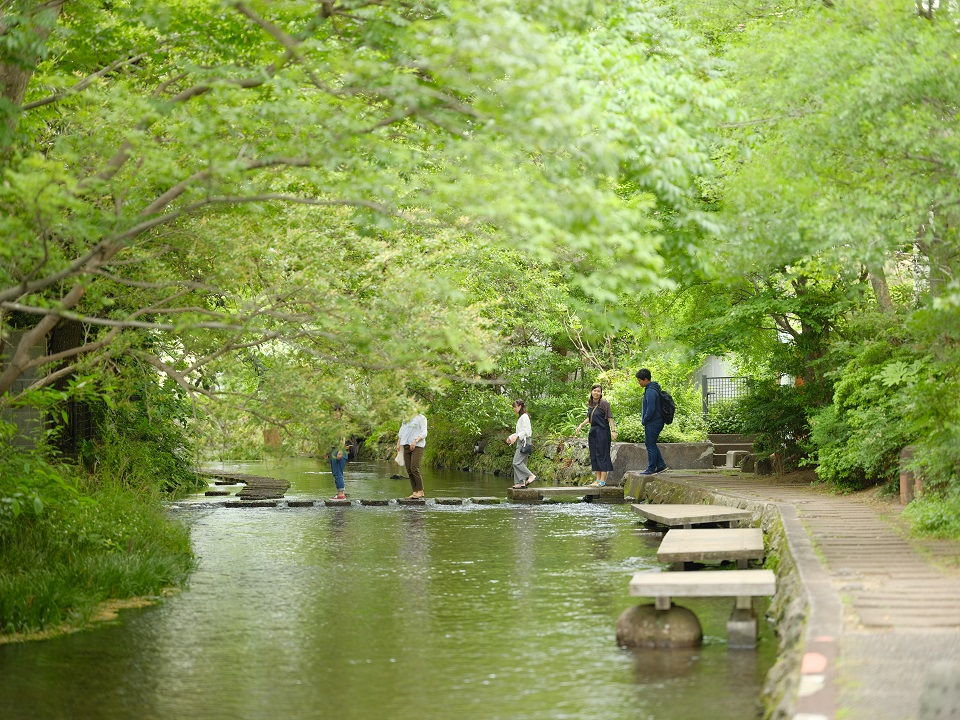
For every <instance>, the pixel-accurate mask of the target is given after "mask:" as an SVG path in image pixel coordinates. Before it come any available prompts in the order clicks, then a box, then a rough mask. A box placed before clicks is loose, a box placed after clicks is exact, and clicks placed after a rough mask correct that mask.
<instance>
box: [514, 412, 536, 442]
mask: <svg viewBox="0 0 960 720" xmlns="http://www.w3.org/2000/svg"><path fill="white" fill-rule="evenodd" d="M529 437H533V429H532V428H531V427H530V416H529V415H527V414H526V413H524V414H523V415H521V416H520V417H518V418H517V431H516V432H515V433H514V434H513V435H511V436H510V438H511V439H512V440H516V439H518V438H519V439H521V440H524V441H526V439H527V438H529Z"/></svg>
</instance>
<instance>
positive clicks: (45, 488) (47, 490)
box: [0, 423, 79, 533]
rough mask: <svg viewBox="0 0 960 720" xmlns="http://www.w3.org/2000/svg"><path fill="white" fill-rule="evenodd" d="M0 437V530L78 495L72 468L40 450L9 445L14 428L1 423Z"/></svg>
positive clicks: (0, 531) (2, 530) (24, 520)
mask: <svg viewBox="0 0 960 720" xmlns="http://www.w3.org/2000/svg"><path fill="white" fill-rule="evenodd" d="M0 429H2V430H3V431H4V435H6V437H4V438H2V439H0V443H2V445H0V533H2V532H4V531H6V530H8V529H9V528H12V527H14V526H15V525H17V524H19V523H22V522H26V521H28V520H29V519H30V518H31V517H37V516H40V515H41V514H43V513H44V512H45V511H47V512H49V511H50V509H52V508H55V507H58V506H60V505H62V504H64V503H67V502H70V501H75V500H76V499H77V498H78V496H79V495H78V491H77V488H76V481H75V480H74V478H73V474H72V472H70V470H69V468H67V467H66V466H63V465H57V464H55V463H53V462H52V461H51V460H49V459H47V458H45V457H43V455H41V454H40V453H37V452H29V451H26V450H22V449H18V448H16V447H13V446H12V445H10V444H9V437H10V435H11V433H12V430H13V427H12V426H10V425H8V424H6V423H2V424H0Z"/></svg>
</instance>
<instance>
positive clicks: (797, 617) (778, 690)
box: [624, 472, 809, 720]
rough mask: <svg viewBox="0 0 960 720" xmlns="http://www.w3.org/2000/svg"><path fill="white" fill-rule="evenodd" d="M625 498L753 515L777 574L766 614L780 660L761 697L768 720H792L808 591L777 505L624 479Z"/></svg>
mask: <svg viewBox="0 0 960 720" xmlns="http://www.w3.org/2000/svg"><path fill="white" fill-rule="evenodd" d="M624 493H625V494H626V495H629V496H632V497H635V498H637V499H639V500H642V501H644V502H649V503H653V504H659V503H678V504H711V505H723V506H726V507H736V508H740V509H743V510H749V511H751V512H752V513H753V516H754V520H755V522H757V523H758V524H759V526H760V528H761V529H762V530H763V536H764V544H765V546H766V548H765V550H766V561H765V563H764V565H765V566H766V567H768V568H770V569H771V570H773V571H774V572H775V573H776V574H777V593H776V595H774V597H773V600H772V602H771V603H770V608H769V611H768V617H769V619H770V620H771V621H772V622H773V623H774V627H775V629H776V633H777V637H778V643H779V652H778V659H777V661H776V663H774V665H773V667H772V668H770V671H769V672H768V673H767V678H766V682H765V683H764V689H763V697H762V698H761V699H762V701H763V705H764V715H763V716H764V718H765V720H786V719H787V718H792V717H793V715H794V707H795V705H796V702H797V693H798V690H799V687H800V661H801V658H802V657H803V652H804V642H805V641H804V633H803V630H804V624H805V622H806V619H807V614H808V612H809V601H808V599H807V592H806V588H805V587H804V585H803V582H802V580H801V578H800V573H799V572H798V571H797V566H796V563H795V561H794V558H793V555H792V554H791V552H790V547H789V544H788V542H787V536H786V533H785V532H784V528H783V520H782V518H781V515H780V509H779V507H778V506H777V505H776V504H775V503H770V502H762V501H756V500H748V499H746V498H739V497H735V496H732V495H724V494H721V493H717V492H714V491H712V490H709V489H707V488H703V487H697V486H693V485H688V484H686V483H684V482H682V481H675V480H674V481H671V480H669V479H667V478H664V477H661V476H659V475H650V476H641V475H640V473H637V472H628V473H626V475H625V476H624Z"/></svg>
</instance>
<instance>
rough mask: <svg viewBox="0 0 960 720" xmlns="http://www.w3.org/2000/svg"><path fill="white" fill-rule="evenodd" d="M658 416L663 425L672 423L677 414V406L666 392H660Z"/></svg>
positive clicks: (671, 396)
mask: <svg viewBox="0 0 960 720" xmlns="http://www.w3.org/2000/svg"><path fill="white" fill-rule="evenodd" d="M660 414H661V415H662V416H663V422H664V424H665V425H669V424H670V423H672V422H673V416H674V415H676V414H677V404H676V403H675V402H674V401H673V395H671V394H670V393H668V392H667V391H666V390H661V391H660Z"/></svg>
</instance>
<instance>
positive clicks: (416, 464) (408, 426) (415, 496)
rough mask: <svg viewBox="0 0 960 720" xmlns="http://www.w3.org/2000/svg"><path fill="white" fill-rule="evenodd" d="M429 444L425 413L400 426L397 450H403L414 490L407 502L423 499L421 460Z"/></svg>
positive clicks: (418, 414) (404, 461) (404, 462)
mask: <svg viewBox="0 0 960 720" xmlns="http://www.w3.org/2000/svg"><path fill="white" fill-rule="evenodd" d="M426 444H427V418H425V417H424V416H423V413H417V414H416V415H414V416H413V417H412V418H410V419H409V420H407V421H406V422H405V423H403V425H401V426H400V432H398V433H397V450H398V451H399V450H400V449H401V448H402V449H403V464H404V466H405V467H406V469H407V476H408V477H409V478H410V487H411V489H412V490H413V492H412V493H410V495H408V496H407V498H406V499H407V500H419V499H420V498H422V497H423V476H422V475H421V474H420V460H421V459H423V448H424V447H425V446H426Z"/></svg>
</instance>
